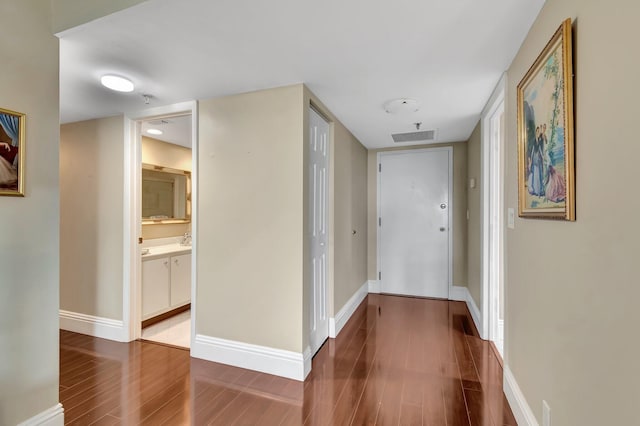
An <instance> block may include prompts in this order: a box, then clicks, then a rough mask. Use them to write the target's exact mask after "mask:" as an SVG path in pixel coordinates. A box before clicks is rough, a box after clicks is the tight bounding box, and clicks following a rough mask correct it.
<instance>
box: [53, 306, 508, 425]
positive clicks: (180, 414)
mask: <svg viewBox="0 0 640 426" xmlns="http://www.w3.org/2000/svg"><path fill="white" fill-rule="evenodd" d="M60 400H61V402H62V404H63V406H64V409H65V423H66V424H81V425H89V424H100V425H116V424H129V425H134V424H149V425H160V424H167V425H178V424H196V425H200V424H221V425H229V424H241V425H253V424H261V425H272V424H274V425H280V424H282V425H284V424H286V425H301V424H309V425H316V424H318V425H320V424H322V425H324V424H331V425H347V424H353V425H362V424H379V425H397V424H402V425H408V424H418V425H419V424H425V425H515V424H516V421H515V419H514V417H513V414H512V413H511V410H510V409H509V406H508V404H507V402H506V399H505V397H504V394H503V392H502V367H501V366H500V364H499V362H498V360H497V358H496V357H495V355H494V352H493V350H492V349H491V347H490V345H489V344H488V342H486V341H483V340H481V339H479V338H478V337H477V333H476V331H475V328H474V326H473V323H472V320H471V317H470V315H469V313H468V311H467V308H466V306H465V304H464V303H462V302H447V301H442V300H429V299H412V298H404V297H394V296H385V295H374V294H370V295H369V296H368V297H367V299H365V301H364V302H363V303H362V304H361V305H360V307H359V308H358V310H357V311H356V312H355V313H354V315H353V316H352V318H351V319H350V321H349V322H348V323H347V325H346V326H345V327H344V329H343V330H342V332H341V333H340V335H339V336H338V338H337V339H335V340H333V339H330V340H328V341H327V342H326V343H325V344H324V346H323V347H322V348H321V349H320V351H319V352H318V354H317V355H316V356H315V358H314V359H313V368H312V371H311V373H310V374H309V376H308V377H307V379H306V380H305V382H296V381H292V380H287V379H283V378H280V377H276V376H271V375H267V374H262V373H258V372H254V371H249V370H243V369H240V368H235V367H230V366H226V365H221V364H216V363H211V362H207V361H202V360H198V359H191V358H190V357H189V352H188V351H186V350H182V349H177V348H173V347H169V346H164V345H159V344H154V343H147V342H140V341H137V342H132V343H130V344H122V343H115V342H111V341H106V340H102V339H97V338H93V337H89V336H84V335H80V334H75V333H70V332H65V331H62V332H61V335H60Z"/></svg>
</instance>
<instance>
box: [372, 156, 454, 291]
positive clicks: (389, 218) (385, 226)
mask: <svg viewBox="0 0 640 426" xmlns="http://www.w3.org/2000/svg"><path fill="white" fill-rule="evenodd" d="M452 170H453V149H452V148H451V147H444V148H428V149H421V150H407V151H388V152H381V153H379V154H378V265H379V273H378V278H379V280H380V289H381V291H382V292H383V293H390V294H400V295H408V296H420V297H434V298H442V299H447V298H448V297H449V289H450V286H451V275H452V262H451V259H452V252H451V247H452V241H451V237H452V229H451V224H452V205H451V201H452V183H453V182H452V180H453V174H452V173H453V172H452Z"/></svg>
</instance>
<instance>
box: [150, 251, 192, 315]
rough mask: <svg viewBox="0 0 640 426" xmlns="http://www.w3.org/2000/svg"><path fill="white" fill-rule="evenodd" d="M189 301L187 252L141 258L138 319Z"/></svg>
mask: <svg viewBox="0 0 640 426" xmlns="http://www.w3.org/2000/svg"><path fill="white" fill-rule="evenodd" d="M190 301H191V253H183V254H164V255H161V256H158V255H156V256H153V257H145V256H143V257H142V320H146V319H149V318H152V317H155V316H157V315H161V314H163V313H165V312H168V311H171V310H172V309H175V308H178V307H180V306H183V305H186V304H187V303H189V302H190Z"/></svg>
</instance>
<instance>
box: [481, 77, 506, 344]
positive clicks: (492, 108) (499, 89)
mask: <svg viewBox="0 0 640 426" xmlns="http://www.w3.org/2000/svg"><path fill="white" fill-rule="evenodd" d="M506 83H507V74H506V73H503V74H502V77H500V81H498V84H497V85H496V87H495V88H494V90H493V93H492V94H491V96H490V97H489V100H488V101H487V103H486V105H485V107H484V109H483V110H482V114H481V118H480V129H481V131H480V134H481V143H480V155H481V171H480V191H481V192H480V232H481V236H480V240H481V249H480V250H481V264H480V276H481V295H480V305H481V308H482V328H481V329H478V331H479V332H480V337H482V338H483V339H485V340H490V339H492V338H494V336H493V335H494V334H495V333H492V332H491V330H490V326H491V320H490V312H491V308H492V304H491V303H490V300H491V294H490V293H491V292H490V288H489V262H490V256H489V238H490V235H489V214H490V209H489V207H490V197H489V194H490V193H489V186H490V160H491V152H490V148H491V135H490V130H491V126H488V125H487V122H488V121H489V120H490V119H491V118H492V116H493V114H494V113H495V112H496V111H497V110H498V108H500V107H502V108H503V109H504V100H505V90H506V89H505V88H506ZM501 144H502V146H501V149H500V156H501V158H500V175H501V176H502V177H503V178H504V160H503V157H504V135H503V137H502V140H501ZM503 192H504V187H503V188H501V190H500V194H499V197H500V199H499V204H500V207H499V209H498V215H499V218H498V222H499V224H500V231H499V232H500V236H499V239H500V249H499V250H500V253H501V254H500V256H499V257H500V265H499V266H498V268H499V270H500V276H501V277H504V266H503V263H502V250H503V247H504V232H503V229H502V227H503V226H504V218H503V217H502V216H503V210H504V196H503Z"/></svg>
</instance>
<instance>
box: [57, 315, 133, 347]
mask: <svg viewBox="0 0 640 426" xmlns="http://www.w3.org/2000/svg"><path fill="white" fill-rule="evenodd" d="M60 328H61V329H62V330H67V331H73V332H75V333H81V334H87V335H89V336H93V337H100V338H102V339H108V340H115V341H116V342H128V339H127V337H128V336H127V333H126V332H125V329H124V323H123V321H120V320H114V319H111V318H103V317H96V316H93V315H86V314H80V313H78V312H71V311H65V310H62V309H60Z"/></svg>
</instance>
